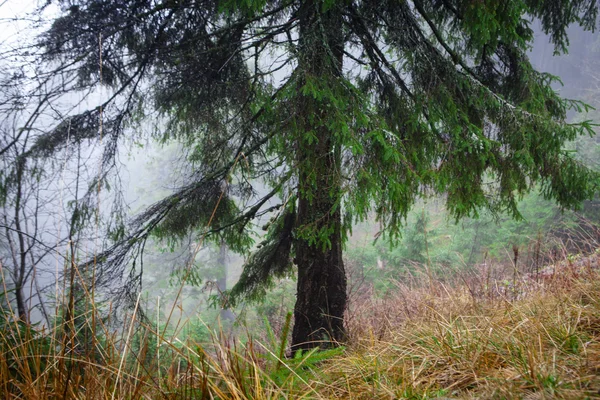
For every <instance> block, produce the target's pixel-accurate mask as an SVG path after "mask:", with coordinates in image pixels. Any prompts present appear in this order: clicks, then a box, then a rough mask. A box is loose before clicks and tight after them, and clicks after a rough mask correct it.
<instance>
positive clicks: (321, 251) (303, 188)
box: [292, 1, 346, 352]
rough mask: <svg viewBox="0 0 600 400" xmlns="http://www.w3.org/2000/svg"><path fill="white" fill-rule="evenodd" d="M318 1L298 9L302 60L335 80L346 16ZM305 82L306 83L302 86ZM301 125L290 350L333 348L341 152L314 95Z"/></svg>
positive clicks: (339, 288) (341, 303)
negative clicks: (310, 136) (312, 236)
mask: <svg viewBox="0 0 600 400" xmlns="http://www.w3.org/2000/svg"><path fill="white" fill-rule="evenodd" d="M322 10H323V8H322V4H321V2H320V1H307V2H305V3H304V4H303V6H302V8H301V10H300V52H301V55H300V61H299V66H300V70H301V71H302V73H303V74H305V76H307V77H308V76H310V77H311V78H314V79H316V80H317V81H318V82H332V81H333V80H335V79H336V78H337V77H339V76H340V74H341V65H342V54H343V53H342V50H343V36H342V19H341V18H342V17H341V13H339V12H338V11H337V10H336V9H335V8H333V9H329V10H328V11H326V12H322ZM301 84H302V83H301ZM298 112H300V113H301V114H300V115H301V119H302V121H303V122H302V123H301V126H302V128H303V129H304V130H305V131H312V132H313V133H314V135H315V136H316V139H317V140H316V141H314V142H310V141H307V140H306V138H305V137H303V136H302V134H300V138H299V140H298V163H299V165H300V171H299V190H298V219H297V227H298V231H299V232H300V234H298V235H296V236H297V239H296V243H295V253H296V264H297V266H298V286H297V299H296V306H295V308H294V318H295V323H294V329H293V332H292V351H293V352H296V351H298V350H300V349H310V348H313V347H316V346H320V347H330V346H332V345H335V344H337V343H339V342H342V341H343V340H344V338H345V329H344V319H343V318H344V311H345V308H346V273H345V271H344V264H343V261H342V238H341V215H340V208H339V197H340V190H341V189H340V164H341V161H340V160H341V157H340V149H339V146H336V144H335V141H334V135H333V132H332V131H331V130H330V128H329V125H328V124H327V120H328V115H327V110H326V107H324V105H323V104H322V103H320V102H319V101H317V100H316V99H315V98H314V97H313V96H310V95H305V96H301V97H300V104H299V107H298ZM307 227H308V228H309V229H310V230H311V231H312V232H319V231H320V230H321V229H329V230H330V232H331V233H330V234H329V236H328V240H329V243H328V244H327V245H325V244H324V243H323V242H322V241H321V240H316V242H314V243H310V240H309V239H308V238H306V237H303V235H302V234H301V232H302V230H303V229H306V228H307Z"/></svg>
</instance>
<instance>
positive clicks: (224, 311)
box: [217, 241, 235, 321]
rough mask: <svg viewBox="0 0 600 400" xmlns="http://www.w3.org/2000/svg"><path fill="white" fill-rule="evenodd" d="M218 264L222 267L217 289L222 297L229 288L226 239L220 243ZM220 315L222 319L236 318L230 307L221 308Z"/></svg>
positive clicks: (231, 319) (230, 319)
mask: <svg viewBox="0 0 600 400" xmlns="http://www.w3.org/2000/svg"><path fill="white" fill-rule="evenodd" d="M217 265H218V266H219V267H220V268H221V272H220V275H219V278H218V279H217V290H218V291H219V296H220V297H222V296H223V293H224V292H225V291H226V290H227V245H226V244H225V241H222V242H221V244H220V245H219V257H218V258H217ZM219 315H220V317H221V321H233V320H234V319H235V318H234V315H233V313H232V312H231V310H230V309H229V308H221V312H220V313H219Z"/></svg>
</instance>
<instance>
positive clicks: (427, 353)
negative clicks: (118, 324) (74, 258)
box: [0, 254, 600, 399]
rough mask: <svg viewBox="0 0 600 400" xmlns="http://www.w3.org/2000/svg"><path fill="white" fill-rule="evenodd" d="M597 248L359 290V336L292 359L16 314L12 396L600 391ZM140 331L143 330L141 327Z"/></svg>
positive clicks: (243, 345) (487, 395)
mask: <svg viewBox="0 0 600 400" xmlns="http://www.w3.org/2000/svg"><path fill="white" fill-rule="evenodd" d="M597 265H598V254H595V255H592V256H589V257H585V258H579V259H572V258H569V259H564V260H563V261H562V262H560V263H557V264H556V266H554V267H552V273H548V271H546V273H544V274H542V275H540V276H542V277H543V279H537V278H538V277H531V276H522V278H521V279H520V280H519V282H517V283H515V282H508V281H504V280H496V279H494V280H490V279H489V276H490V274H489V271H487V270H482V271H479V272H478V273H472V274H470V275H468V276H459V277H458V278H457V279H456V282H449V281H448V280H446V281H445V282H440V281H432V280H430V279H428V278H427V277H424V279H423V282H422V284H418V282H413V283H411V285H410V287H408V286H404V285H401V284H398V290H397V291H396V292H395V294H394V295H393V296H389V297H387V298H385V299H373V298H366V297H364V296H363V298H361V299H359V300H356V301H355V302H354V304H353V305H352V307H351V315H350V316H349V335H350V341H349V345H348V346H347V347H346V348H345V349H343V350H340V351H333V352H330V353H324V354H323V353H319V354H317V353H314V354H306V355H304V356H301V357H299V358H297V359H293V360H290V359H282V357H281V354H283V348H282V346H285V343H279V342H277V340H276V339H272V340H268V342H269V343H260V342H255V341H252V340H246V341H244V342H241V341H237V342H235V343H232V341H231V340H226V339H222V338H223V337H224V335H222V334H217V335H215V337H214V338H213V340H212V341H211V343H207V344H206V343H192V342H185V343H183V342H181V341H179V340H177V339H174V338H172V337H165V336H163V335H162V334H161V333H160V332H159V333H157V332H154V331H153V328H152V327H150V326H144V325H143V324H142V323H141V322H139V321H138V329H137V331H136V332H134V333H133V334H132V335H130V334H129V331H128V328H129V326H126V327H124V329H123V333H122V334H120V335H119V338H117V335H116V334H115V335H109V337H108V338H106V335H104V339H103V340H102V341H101V342H97V343H96V344H95V350H94V351H92V352H91V353H93V354H87V355H86V354H85V352H81V351H74V350H72V349H71V348H70V346H69V344H68V342H65V340H61V339H60V338H61V334H60V332H59V331H56V332H36V331H35V330H33V329H29V328H26V327H24V326H22V325H19V324H17V323H16V322H14V318H12V317H11V316H8V317H6V318H7V319H6V321H4V322H3V326H4V331H3V332H1V333H0V347H1V349H2V353H1V354H0V396H1V397H3V398H6V399H11V398H26V399H54V398H56V399H63V398H65V399H76V398H77V399H217V398H218V399H285V398H290V399H299V398H307V399H309V398H310V399H313V398H317V399H318V398H324V399H330V398H347V399H376V398H377V399H379V398H381V399H400V398H410V399H425V398H440V399H442V398H461V399H462V398H480V399H493V398H498V399H506V398H526V399H547V398H553V399H554V398H559V399H583V398H600V392H599V390H600V341H599V339H600V276H599V271H598V269H597ZM134 338H135V340H134ZM157 346H158V347H159V348H160V349H161V350H160V352H161V353H160V359H158V358H157V357H156V348H157Z"/></svg>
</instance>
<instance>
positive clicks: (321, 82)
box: [32, 0, 598, 348]
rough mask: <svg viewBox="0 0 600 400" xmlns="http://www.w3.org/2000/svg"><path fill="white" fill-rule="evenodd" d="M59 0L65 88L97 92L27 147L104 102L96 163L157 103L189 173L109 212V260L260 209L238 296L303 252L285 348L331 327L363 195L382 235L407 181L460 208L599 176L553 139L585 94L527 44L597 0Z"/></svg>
mask: <svg viewBox="0 0 600 400" xmlns="http://www.w3.org/2000/svg"><path fill="white" fill-rule="evenodd" d="M59 3H60V4H61V6H62V7H63V14H62V15H61V16H60V17H59V18H57V19H56V20H55V21H54V23H53V25H52V27H51V29H49V30H48V31H47V32H46V33H45V34H44V35H43V36H42V37H41V38H40V44H41V46H43V48H44V50H45V57H46V59H47V60H48V62H49V63H50V65H56V64H57V63H59V64H60V65H69V67H70V70H72V71H74V72H75V73H77V74H78V85H77V86H76V87H75V89H87V88H94V87H96V86H98V85H104V86H106V87H109V88H110V96H109V97H108V98H107V99H106V101H105V102H104V103H103V104H102V105H101V106H100V107H98V108H95V109H91V110H89V111H86V112H85V113H83V114H80V115H74V116H72V117H70V118H69V119H68V121H64V122H63V123H62V124H61V125H59V126H58V127H57V128H56V129H54V130H51V131H49V132H47V133H46V134H44V135H43V136H42V137H40V138H39V140H38V141H37V143H36V144H35V145H34V146H33V149H32V152H39V153H41V154H44V155H47V154H50V153H52V152H53V151H55V150H56V149H58V148H59V147H60V146H61V143H63V141H64V140H65V129H66V127H67V126H68V129H69V132H70V134H71V135H73V136H74V137H77V138H80V139H82V140H83V139H90V140H92V139H93V138H96V137H97V134H96V132H97V130H98V128H99V124H100V123H101V122H100V121H101V120H102V124H103V132H104V139H103V140H104V142H103V144H104V147H105V150H104V151H105V153H104V158H105V160H106V162H107V163H108V162H110V160H111V159H112V158H113V157H114V156H115V153H116V151H117V149H118V145H117V144H118V142H119V140H120V139H121V138H122V137H124V136H127V135H131V134H134V135H135V134H136V132H137V128H138V127H139V126H140V123H141V122H142V121H147V120H148V119H153V120H154V121H155V122H156V123H155V125H154V127H155V128H154V130H153V132H152V135H153V136H154V137H156V138H158V139H160V140H164V141H168V140H178V141H181V142H183V143H184V144H185V148H186V157H187V159H188V160H189V164H190V166H191V168H190V172H189V174H188V175H187V176H186V177H185V179H186V184H184V185H183V186H182V187H180V188H179V189H178V190H176V191H175V192H174V193H173V194H172V195H170V196H168V197H166V198H164V199H163V200H161V201H159V202H157V203H155V204H154V205H152V206H151V207H149V208H148V209H147V210H145V211H144V212H142V213H141V214H140V215H138V216H137V217H136V218H135V219H134V220H133V221H132V223H131V224H130V225H129V226H128V227H127V229H126V230H121V231H120V232H121V233H120V235H118V236H117V237H116V239H117V240H116V242H115V245H114V246H113V247H112V248H110V249H109V250H108V251H107V252H106V253H105V254H104V255H103V257H102V261H103V262H104V264H105V268H111V266H112V268H116V266H117V265H123V261H125V260H126V259H127V255H128V254H131V252H134V253H135V252H136V251H138V250H141V249H142V248H143V242H144V239H145V238H147V237H148V235H151V234H154V235H157V236H158V237H160V238H175V239H176V238H182V237H184V236H185V235H188V234H190V233H196V234H198V235H200V236H204V235H207V238H210V239H213V240H215V241H218V242H219V243H220V242H221V241H224V242H225V243H227V245H228V246H229V247H230V248H231V249H233V250H235V251H238V252H246V251H248V250H249V249H250V248H251V247H252V245H253V228H254V227H255V224H256V223H257V222H256V221H257V220H260V217H262V216H266V215H268V216H270V217H271V221H270V223H269V224H268V226H266V229H267V236H266V238H265V240H264V243H263V244H262V246H260V247H259V248H258V249H257V250H256V251H255V252H254V254H253V255H252V256H251V257H249V259H248V262H247V263H246V266H245V270H244V273H243V275H242V278H241V280H240V282H239V283H238V285H236V287H235V288H234V289H233V291H232V296H233V298H234V299H235V298H239V296H244V295H245V296H251V297H252V296H258V295H260V294H261V293H262V291H263V290H264V288H265V284H268V283H269V281H270V280H271V279H273V277H276V276H282V275H285V274H287V273H289V271H290V270H291V268H292V267H293V265H297V268H298V274H299V280H298V303H297V305H296V310H295V312H296V313H295V321H296V327H295V328H294V343H293V345H294V346H298V347H299V348H301V347H310V346H312V345H303V344H302V343H305V342H307V341H317V340H321V339H323V338H325V339H326V341H329V340H334V341H337V340H343V336H344V332H343V323H342V321H343V313H344V308H345V302H346V299H345V287H346V285H345V274H344V271H343V262H342V259H341V252H342V247H343V244H344V242H345V238H346V237H347V235H348V234H349V232H350V230H351V228H352V225H353V224H354V223H355V222H357V221H362V220H365V219H366V218H369V217H371V216H372V215H375V217H376V218H377V219H378V220H379V221H380V222H381V226H382V227H383V232H382V234H383V235H384V236H386V237H387V238H389V239H390V240H392V241H393V240H395V239H397V238H398V236H399V234H400V229H401V227H402V223H403V221H404V220H405V218H406V216H407V213H408V212H409V210H410V209H411V206H412V205H413V204H414V202H415V200H416V199H418V198H419V197H424V196H429V195H432V194H443V195H445V196H446V202H447V203H446V204H447V209H448V211H449V212H450V213H451V215H452V216H453V217H455V218H457V219H458V218H461V217H464V216H476V215H477V213H478V211H480V210H482V209H489V210H491V211H493V212H496V213H504V212H506V213H509V214H511V215H513V216H514V217H519V211H518V209H517V207H516V204H517V200H518V199H519V197H520V196H522V195H523V194H524V193H526V192H528V191H530V190H532V189H533V188H539V189H540V190H541V191H542V193H543V195H544V197H546V198H548V199H554V200H556V201H557V202H558V203H559V204H560V205H561V206H564V207H577V206H578V205H579V203H580V202H581V201H582V200H584V199H586V198H589V197H591V196H592V195H593V193H594V190H595V188H596V186H595V184H596V183H597V176H596V175H594V173H592V172H591V171H589V170H588V169H586V168H584V167H583V166H582V165H581V164H580V163H578V162H576V161H575V160H574V159H573V158H572V157H571V155H570V154H569V152H567V151H565V150H564V148H563V145H564V143H565V142H566V141H569V140H572V139H574V138H576V137H577V136H578V135H582V134H590V135H591V134H593V132H592V130H591V125H590V123H589V122H581V123H577V124H570V123H568V122H567V121H566V115H567V111H568V110H570V109H575V110H581V109H585V108H586V105H585V104H583V103H581V102H579V101H576V100H565V99H562V98H561V97H560V96H559V95H558V94H557V92H556V91H555V90H554V89H553V86H552V85H553V84H554V83H556V81H557V78H556V77H554V76H552V75H549V74H547V73H543V72H538V71H536V70H535V69H534V68H533V67H532V65H531V63H530V62H529V59H528V56H527V52H528V50H529V47H530V46H531V43H532V40H533V31H532V29H531V23H532V20H533V19H539V20H540V21H541V25H542V27H543V30H544V31H545V32H546V33H548V34H549V35H550V38H551V40H552V42H553V43H554V45H555V49H556V51H557V52H563V51H566V49H567V47H568V37H567V35H566V28H567V27H568V25H569V24H572V23H578V24H580V25H582V26H584V27H585V28H587V29H594V28H595V24H596V20H597V8H598V7H597V4H596V2H595V1H594V0H574V1H567V0H552V1H539V0H507V1H502V2H499V1H489V0H482V1H473V0H435V1H425V0H412V1H397V0H384V1H380V0H377V1H373V0H361V1H351V0H339V1H333V0H310V1H295V0H284V1H263V0H250V1H246V0H245V1H239V0H227V1H217V0H164V1H156V0H135V1H114V0H75V1H74V0H69V1H61V2H59ZM61 71H62V70H61ZM101 178H102V177H101ZM259 184H260V185H266V186H267V187H268V190H264V191H258V190H257V185H259ZM100 279H101V276H100Z"/></svg>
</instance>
